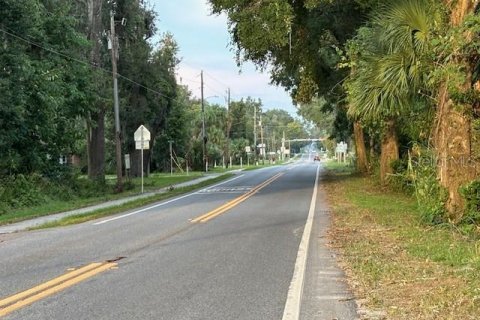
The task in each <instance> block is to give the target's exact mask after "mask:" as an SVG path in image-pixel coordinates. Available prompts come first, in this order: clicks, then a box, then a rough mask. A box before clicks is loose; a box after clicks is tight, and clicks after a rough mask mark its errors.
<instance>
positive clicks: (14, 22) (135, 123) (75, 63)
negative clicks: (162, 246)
mask: <svg viewBox="0 0 480 320" xmlns="http://www.w3.org/2000/svg"><path fill="white" fill-rule="evenodd" d="M0 7H1V8H2V9H1V10H0V64H1V66H2V68H1V70H0V75H1V76H0V211H4V210H7V209H8V208H16V207H21V206H31V205H36V204H40V203H42V202H44V201H46V199H60V200H62V199H63V198H65V199H63V200H68V199H70V198H72V197H74V195H75V196H80V197H83V196H90V195H92V194H95V195H97V196H98V195H101V194H102V193H104V192H107V191H108V190H109V188H111V187H109V186H107V184H106V181H105V175H106V174H111V173H113V172H114V171H115V165H116V160H115V156H114V155H115V143H114V142H115V133H114V120H113V119H114V115H113V90H112V72H111V70H112V69H113V62H114V61H112V47H113V46H114V43H118V49H119V50H118V51H119V54H118V56H117V57H115V62H116V63H117V66H118V87H119V101H120V125H121V146H122V154H129V155H130V164H131V168H130V170H129V172H128V173H129V175H130V176H137V175H140V152H139V150H136V148H135V143H134V141H133V133H134V131H135V130H136V129H137V128H138V127H139V126H140V125H145V126H146V127H147V128H148V129H149V130H150V132H151V138H152V140H151V145H150V146H151V148H150V150H148V151H146V152H145V157H144V161H145V163H144V167H145V168H147V174H148V172H149V171H151V170H155V171H167V170H168V171H169V170H170V150H169V141H171V142H172V151H173V154H174V158H175V161H174V162H175V170H185V169H186V167H187V165H188V166H189V168H190V169H199V170H202V169H203V168H204V167H203V164H202V157H203V154H202V132H201V128H202V113H201V112H200V110H201V107H200V105H201V103H200V101H199V100H198V99H197V98H194V97H192V96H191V93H190V92H189V89H188V88H187V87H184V86H182V85H179V84H178V83H177V81H176V77H175V73H176V69H177V66H178V63H179V61H180V60H179V58H178V57H177V53H178V45H177V43H176V41H175V39H174V36H173V34H170V33H168V32H167V33H165V32H163V31H162V30H160V31H162V33H160V32H159V30H157V27H156V26H155V19H156V13H155V12H154V11H153V10H152V9H150V8H149V6H148V4H147V3H146V2H144V1H137V0H116V1H102V0H88V1H79V0H78V1H67V0H15V1H13V0H1V1H0ZM112 16H113V21H114V25H115V29H116V30H115V33H116V38H115V39H113V38H112V37H111V18H112ZM153 39H159V40H158V42H155V41H154V40H153ZM254 110H256V112H257V122H258V120H259V119H260V118H261V117H262V116H263V118H264V119H265V124H266V125H265V126H264V129H265V139H266V140H267V141H268V145H269V148H268V151H272V152H277V151H278V150H279V149H280V145H281V139H282V137H283V132H285V134H286V136H287V138H288V137H291V138H302V137H306V136H307V135H308V134H307V133H306V131H305V129H304V127H305V126H304V123H301V122H300V121H299V120H296V119H293V118H292V117H291V116H290V115H288V114H287V113H286V112H283V111H278V110H270V111H267V112H263V111H262V103H261V102H260V101H257V100H254V99H252V98H246V99H241V100H240V101H232V102H231V103H230V105H229V106H228V107H227V106H220V105H209V104H206V107H205V122H206V128H207V132H206V135H207V137H208V142H207V144H206V157H207V158H208V161H209V163H210V165H211V166H213V165H214V164H219V165H220V164H226V165H227V164H228V163H229V160H230V157H232V163H234V164H236V163H239V162H240V158H242V160H243V161H244V162H246V161H247V153H246V147H247V146H250V147H251V148H252V150H255V148H254V147H253V144H254V140H255V139H254V133H253V132H254V129H253V128H254V120H253V114H254ZM255 125H256V127H257V128H256V129H257V130H258V133H257V136H258V141H260V127H259V124H258V123H256V124H255ZM252 157H255V155H252ZM65 162H67V164H68V165H66V163H65ZM125 169H126V168H125V167H124V172H125ZM125 173H126V172H125ZM80 174H88V177H89V178H90V179H89V180H86V179H79V175H80ZM59 190H63V191H59ZM89 190H90V191H92V190H93V191H92V192H90V191H89ZM119 190H120V189H119ZM110 191H111V190H110Z"/></svg>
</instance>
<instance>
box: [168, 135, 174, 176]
mask: <svg viewBox="0 0 480 320" xmlns="http://www.w3.org/2000/svg"><path fill="white" fill-rule="evenodd" d="M172 143H173V141H172V140H168V144H169V147H170V175H173V152H172Z"/></svg>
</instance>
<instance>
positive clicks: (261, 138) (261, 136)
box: [259, 114, 266, 165]
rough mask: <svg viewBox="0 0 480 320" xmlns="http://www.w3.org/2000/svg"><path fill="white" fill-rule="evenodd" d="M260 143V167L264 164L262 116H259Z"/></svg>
mask: <svg viewBox="0 0 480 320" xmlns="http://www.w3.org/2000/svg"><path fill="white" fill-rule="evenodd" d="M259 125H260V141H261V142H260V143H261V144H262V146H261V148H260V152H261V153H262V165H264V164H265V151H266V150H265V147H264V145H263V126H262V115H261V114H260V123H259Z"/></svg>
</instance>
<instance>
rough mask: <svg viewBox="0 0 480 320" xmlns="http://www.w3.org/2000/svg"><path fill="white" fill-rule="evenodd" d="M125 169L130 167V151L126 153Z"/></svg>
mask: <svg viewBox="0 0 480 320" xmlns="http://www.w3.org/2000/svg"><path fill="white" fill-rule="evenodd" d="M125 169H127V170H129V169H130V155H129V154H128V153H127V154H125Z"/></svg>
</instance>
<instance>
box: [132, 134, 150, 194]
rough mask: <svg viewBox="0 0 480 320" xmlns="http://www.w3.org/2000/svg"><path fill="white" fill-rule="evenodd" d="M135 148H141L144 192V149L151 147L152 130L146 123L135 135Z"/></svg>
mask: <svg viewBox="0 0 480 320" xmlns="http://www.w3.org/2000/svg"><path fill="white" fill-rule="evenodd" d="M133 139H134V140H135V149H137V150H140V162H141V164H140V168H141V169H140V170H141V171H142V193H143V150H148V149H150V131H148V129H147V128H145V126H144V125H141V126H140V127H138V129H137V131H135V133H134V135H133Z"/></svg>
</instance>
